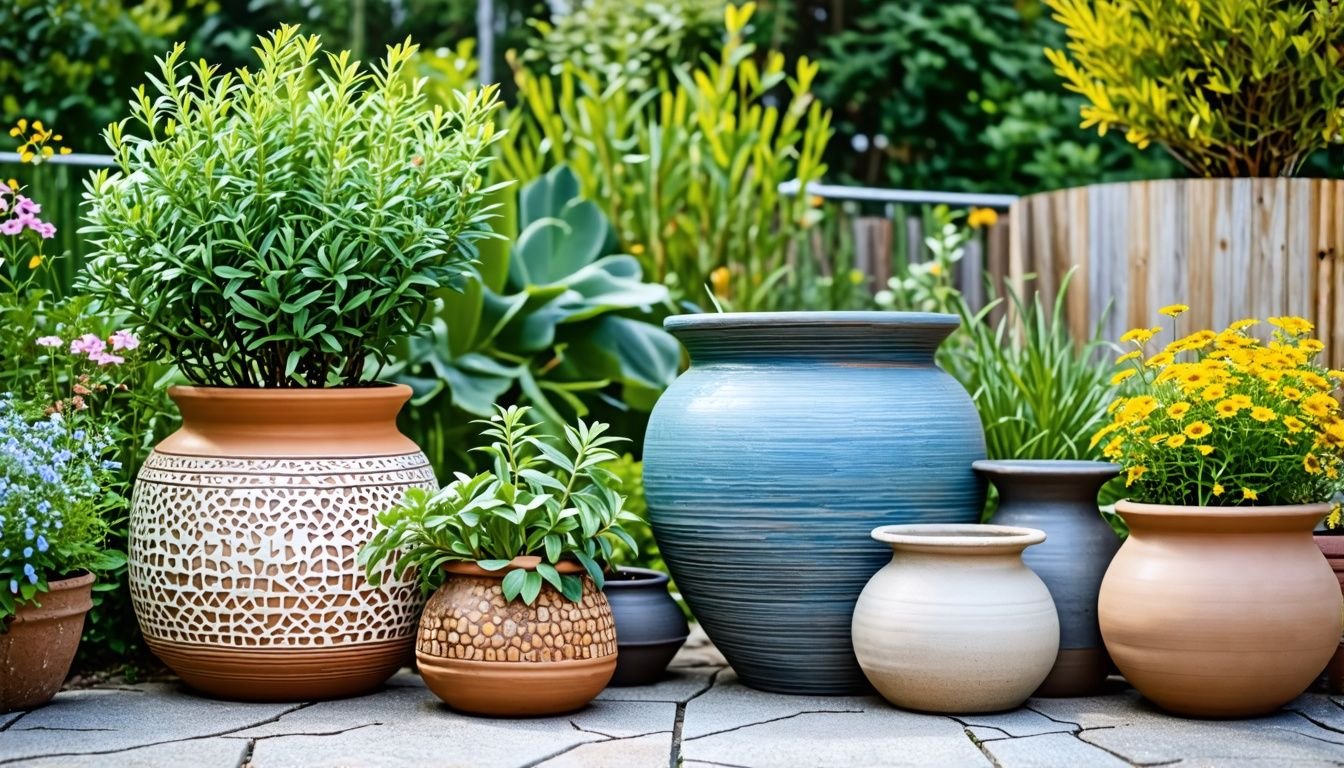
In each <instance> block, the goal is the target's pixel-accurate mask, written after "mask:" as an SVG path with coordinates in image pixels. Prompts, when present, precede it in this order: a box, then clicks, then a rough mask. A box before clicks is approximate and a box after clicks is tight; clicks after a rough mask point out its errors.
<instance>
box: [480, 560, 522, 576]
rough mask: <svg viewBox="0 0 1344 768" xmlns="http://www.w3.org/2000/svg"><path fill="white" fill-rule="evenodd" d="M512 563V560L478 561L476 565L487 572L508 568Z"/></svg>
mask: <svg viewBox="0 0 1344 768" xmlns="http://www.w3.org/2000/svg"><path fill="white" fill-rule="evenodd" d="M512 562H513V561H512V560H477V561H476V565H477V566H478V567H480V568H482V569H484V570H487V571H499V570H503V569H505V568H508V567H509V564H510V563H512ZM515 573H516V571H515Z"/></svg>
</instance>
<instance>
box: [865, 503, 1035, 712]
mask: <svg viewBox="0 0 1344 768" xmlns="http://www.w3.org/2000/svg"><path fill="white" fill-rule="evenodd" d="M872 535H873V538H874V539H877V540H878V541H881V542H885V543H887V544H890V545H891V548H892V550H893V554H892V558H891V562H890V563H888V564H887V565H886V566H885V567H884V568H883V569H882V570H880V571H878V572H877V574H876V575H875V576H873V578H872V579H871V580H870V581H869V582H868V586H866V587H864V589H863V594H861V595H860V596H859V602H858V604H857V605H856V606H855V608H854V622H853V636H854V655H855V656H857V657H858V660H859V666H860V667H862V668H863V672H864V674H865V675H867V676H868V680H869V682H871V683H872V684H873V687H874V688H877V690H878V692H880V693H881V694H882V695H883V696H885V697H886V698H887V700H888V701H890V702H891V703H892V704H895V705H896V706H898V707H904V708H906V709H914V710H920V711H924V712H950V713H957V712H997V711H1001V710H1005V709H1012V708H1014V707H1016V706H1018V705H1020V704H1021V703H1022V702H1024V701H1026V700H1027V697H1028V696H1030V695H1031V692H1032V691H1034V690H1036V687H1037V686H1039V685H1040V684H1041V681H1043V680H1045V676H1046V675H1047V674H1049V673H1050V668H1051V666H1053V665H1054V663H1055V655H1056V653H1057V652H1058V651H1059V618H1058V617H1057V616H1056V614H1055V604H1054V602H1053V601H1052V600H1051V599H1050V591H1049V590H1048V589H1046V586H1045V584H1044V583H1043V582H1042V581H1041V579H1040V577H1039V576H1037V575H1036V574H1035V573H1033V572H1032V571H1031V570H1030V569H1029V568H1027V566H1026V565H1025V564H1024V563H1023V562H1022V550H1024V549H1026V548H1027V547H1029V546H1031V545H1033V544H1039V543H1041V542H1042V541H1045V534H1044V533H1041V532H1040V531H1037V530H1033V529H1031V528H1012V527H1008V526H1003V525H936V524H935V525H888V526H884V527H881V528H877V529H876V530H874V531H873V534H872Z"/></svg>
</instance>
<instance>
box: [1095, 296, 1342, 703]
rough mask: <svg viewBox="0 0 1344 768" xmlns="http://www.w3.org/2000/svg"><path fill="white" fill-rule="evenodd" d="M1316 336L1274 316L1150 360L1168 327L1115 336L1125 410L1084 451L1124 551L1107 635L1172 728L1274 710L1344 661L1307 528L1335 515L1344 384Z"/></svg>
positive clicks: (1109, 586)
mask: <svg viewBox="0 0 1344 768" xmlns="http://www.w3.org/2000/svg"><path fill="white" fill-rule="evenodd" d="M1184 309H1185V308H1184V307H1181V306H1176V307H1168V308H1166V310H1165V312H1166V313H1167V314H1169V315H1172V316H1175V315H1179V314H1181V312H1182V311H1184ZM1312 331H1313V328H1312V325H1311V323H1309V322H1307V321H1306V320H1303V319H1301V318H1297V317H1272V318H1269V324H1268V325H1267V326H1258V322H1257V321H1255V320H1240V321H1238V322H1235V323H1233V324H1232V325H1230V326H1229V327H1228V328H1227V329H1226V330H1223V331H1222V332H1219V333H1215V332H1213V331H1207V330H1203V331H1196V332H1194V333H1191V334H1189V335H1187V336H1183V337H1180V338H1177V339H1176V340H1175V341H1173V342H1172V343H1171V344H1168V345H1167V346H1166V347H1165V348H1164V349H1160V350H1156V349H1153V348H1152V347H1155V346H1156V344H1155V343H1154V341H1153V339H1154V338H1155V337H1157V336H1158V335H1159V334H1160V333H1162V329H1161V328H1146V329H1142V328H1141V329H1137V330H1133V331H1130V332H1129V333H1127V334H1125V336H1124V337H1122V341H1123V342H1124V343H1125V344H1127V345H1129V346H1130V347H1131V349H1130V351H1128V352H1126V353H1125V354H1123V355H1121V357H1120V362H1121V364H1122V365H1125V366H1127V367H1125V368H1124V369H1122V371H1121V372H1120V373H1119V374H1117V375H1116V377H1115V379H1114V380H1113V383H1114V384H1116V385H1117V386H1121V387H1124V391H1123V392H1122V395H1123V396H1121V397H1118V398H1117V399H1116V400H1115V401H1114V403H1113V404H1112V406H1111V421H1110V423H1109V424H1108V425H1107V426H1105V427H1103V428H1102V429H1101V430H1100V431H1099V432H1098V433H1097V434H1096V436H1095V437H1094V439H1095V440H1096V441H1097V442H1098V443H1104V446H1105V447H1104V450H1103V453H1104V455H1105V456H1106V457H1107V458H1109V459H1111V460H1112V461H1114V462H1116V463H1118V464H1120V465H1121V466H1122V467H1123V468H1124V477H1125V480H1126V484H1127V486H1128V499H1127V500H1125V501H1121V502H1119V503H1118V504H1117V505H1116V511H1117V512H1118V513H1119V514H1120V515H1121V516H1122V517H1123V518H1124V520H1125V522H1126V523H1127V524H1128V526H1129V538H1128V539H1127V540H1126V541H1125V543H1124V545H1123V546H1121V548H1120V552H1119V553H1118V554H1117V555H1116V556H1115V559H1114V560H1113V561H1112V562H1111V567H1110V568H1109V569H1108V570H1107V572H1106V577H1105V579H1103V581H1102V585H1101V596H1100V600H1099V605H1098V610H1099V618H1100V621H1101V634H1102V637H1103V638H1104V639H1105V642H1106V649H1107V650H1108V651H1109V652H1110V654H1111V657H1112V658H1113V659H1114V660H1115V663H1116V666H1118V667H1119V669H1120V671H1121V672H1122V673H1123V674H1124V675H1125V677H1126V678H1127V679H1128V680H1129V682H1130V683H1131V684H1132V685H1133V686H1134V687H1135V688H1137V689H1139V691H1140V692H1141V693H1143V694H1144V695H1145V696H1147V697H1148V698H1149V699H1151V700H1152V701H1154V702H1156V703H1157V704H1158V705H1159V706H1161V707H1163V708H1165V709H1168V710H1170V711H1172V712H1175V713H1178V714H1182V715H1189V716H1195V717H1246V716H1251V715H1257V714H1262V713H1266V712H1269V711H1272V710H1274V709H1276V708H1278V707H1280V706H1282V705H1283V704H1285V703H1287V702H1289V701H1291V700H1292V699H1293V698H1295V697H1297V696H1298V695H1299V694H1301V693H1302V692H1303V691H1304V690H1306V689H1307V688H1308V687H1309V686H1310V685H1311V683H1312V682H1313V681H1314V680H1315V679H1316V677H1317V676H1318V675H1320V674H1321V670H1322V669H1323V668H1324V667H1325V665H1326V663H1327V662H1328V661H1329V659H1330V656H1331V654H1332V653H1333V652H1334V650H1335V648H1336V646H1337V645H1338V644H1339V639H1340V628H1341V617H1342V616H1344V601H1341V598H1340V589H1339V584H1338V583H1337V582H1336V581H1335V577H1334V575H1333V573H1332V572H1331V570H1330V566H1329V565H1328V564H1327V563H1326V561H1325V557H1324V556H1323V555H1322V554H1321V551H1320V550H1319V549H1318V548H1317V547H1316V545H1315V543H1313V541H1312V529H1313V528H1315V527H1316V525H1317V524H1318V523H1319V522H1320V521H1321V519H1322V518H1325V517H1327V516H1334V517H1338V515H1339V512H1338V509H1334V510H1332V508H1331V505H1330V503H1329V502H1330V500H1331V499H1332V498H1334V496H1335V495H1336V494H1337V493H1338V492H1339V491H1340V489H1341V478H1340V472H1341V468H1342V467H1344V420H1341V414H1340V409H1339V403H1338V401H1337V400H1336V399H1335V392H1336V390H1337V388H1338V385H1339V383H1340V380H1341V379H1342V378H1344V372H1340V371H1327V370H1325V369H1323V368H1321V367H1320V366H1318V365H1317V364H1316V359H1317V357H1318V355H1319V354H1320V352H1321V349H1322V344H1321V342H1320V341H1318V340H1316V339H1315V338H1312ZM1253 332H1263V333H1262V334H1261V335H1260V336H1257V335H1253Z"/></svg>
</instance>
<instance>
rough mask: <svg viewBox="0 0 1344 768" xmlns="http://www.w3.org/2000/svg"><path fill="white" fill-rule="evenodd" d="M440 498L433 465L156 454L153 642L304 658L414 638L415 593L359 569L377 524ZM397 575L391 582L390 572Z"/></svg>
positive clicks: (146, 544)
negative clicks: (410, 495) (420, 501)
mask: <svg viewBox="0 0 1344 768" xmlns="http://www.w3.org/2000/svg"><path fill="white" fill-rule="evenodd" d="M412 487H422V488H427V489H431V490H432V489H434V488H435V487H436V483H435V479H434V472H433V470H432V469H430V467H429V463H428V461H427V460H426V459H425V456H424V454H422V453H418V452H417V453H411V454H405V455H399V456H377V457H367V458H340V459H246V458H217V457H209V458H208V457H193V456H179V455H169V454H161V453H158V452H155V453H153V454H151V456H150V457H149V459H148V460H147V461H146V462H145V464H144V467H143V468H142V469H141V471H140V475H139V478H138V480H137V482H136V486H135V494H134V499H133V500H132V510H131V537H130V582H131V597H132V600H133V601H134V604H135V613H136V616H137V617H138V618H139V620H140V627H141V629H142V630H143V631H144V633H145V635H146V636H147V637H149V638H150V639H151V640H159V641H169V642H171V643H177V644H185V645H191V646H206V647H212V648H255V649H277V650H279V649H303V648H336V647H342V646H350V645H360V644H370V643H386V642H387V641H398V640H403V639H406V640H409V638H411V637H412V636H413V635H414V633H415V629H416V624H417V621H418V618H419V609H420V605H421V600H420V597H419V593H418V591H417V590H416V589H415V586H414V584H413V583H411V582H410V581H403V582H396V581H389V582H388V583H387V584H386V587H385V588H375V587H371V586H369V584H368V583H367V582H365V580H364V577H363V569H362V568H360V567H359V566H358V565H357V564H356V556H357V554H358V552H359V548H360V547H361V546H363V545H364V543H365V542H367V541H368V540H369V539H370V538H372V536H373V533H374V529H375V524H376V523H375V519H374V515H375V514H377V513H378V512H380V511H382V510H386V509H388V508H390V507H391V506H393V505H394V504H396V503H397V502H398V501H399V500H400V499H401V496H402V494H404V493H405V492H406V490H407V489H408V488H412ZM389 577H390V574H389Z"/></svg>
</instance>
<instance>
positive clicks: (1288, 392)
mask: <svg viewBox="0 0 1344 768" xmlns="http://www.w3.org/2000/svg"><path fill="white" fill-rule="evenodd" d="M1283 396H1284V397H1285V398H1286V399H1288V400H1292V401H1294V402H1296V401H1298V400H1301V399H1302V390H1300V389H1298V388H1297V387H1284V388H1283Z"/></svg>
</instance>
